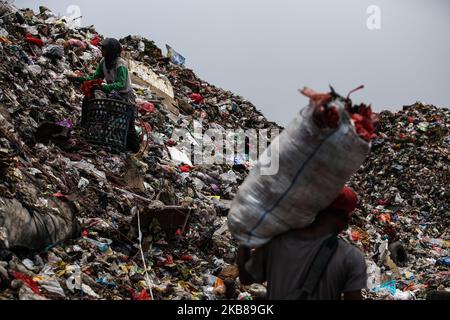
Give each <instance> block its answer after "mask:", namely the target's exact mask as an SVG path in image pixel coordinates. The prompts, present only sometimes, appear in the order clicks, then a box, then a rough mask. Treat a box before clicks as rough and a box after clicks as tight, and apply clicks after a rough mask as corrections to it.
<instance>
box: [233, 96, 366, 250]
mask: <svg viewBox="0 0 450 320" xmlns="http://www.w3.org/2000/svg"><path fill="white" fill-rule="evenodd" d="M329 105H334V106H336V107H337V110H338V111H339V114H340V118H341V121H340V124H339V126H338V127H337V128H335V129H330V128H325V129H321V128H319V127H318V126H317V125H316V124H315V123H314V121H313V112H314V105H313V104H312V103H311V104H310V105H309V106H307V107H306V108H304V109H302V110H301V111H300V112H299V113H298V114H297V115H296V117H295V119H294V120H293V121H292V122H291V123H290V125H289V126H288V127H287V128H286V129H285V130H284V131H283V132H282V133H281V134H280V135H279V136H278V137H277V138H275V139H274V141H273V142H272V145H271V146H269V148H267V150H266V151H265V152H264V153H263V154H262V155H261V156H260V158H259V160H258V163H257V165H256V166H255V167H254V168H253V169H252V170H251V171H250V174H249V176H248V177H247V179H246V180H245V181H244V183H243V184H242V185H241V187H240V188H239V191H238V193H237V195H236V197H235V199H234V200H233V203H232V205H231V209H230V213H229V216H228V226H229V229H230V231H231V233H232V235H233V236H234V237H235V238H236V239H237V240H238V241H239V242H240V244H241V245H245V246H247V247H258V246H261V245H263V244H265V243H266V242H268V241H269V240H270V239H271V238H273V237H275V236H277V235H279V234H281V233H283V232H286V231H288V230H290V229H296V228H303V227H306V226H308V225H310V224H311V223H312V222H313V221H314V219H315V217H316V215H317V214H318V213H319V212H320V211H322V210H323V209H325V208H326V207H328V206H329V205H330V204H331V203H332V202H333V201H334V200H335V199H336V197H337V196H338V195H339V193H340V191H341V190H342V188H343V187H344V186H345V183H346V181H347V180H348V179H349V178H350V176H351V175H352V174H353V173H354V172H355V171H356V170H358V168H359V167H360V166H361V164H362V163H363V162H364V159H365V158H366V156H367V154H368V152H369V150H370V143H369V142H367V141H365V140H363V139H362V138H360V137H359V136H358V134H357V133H356V130H355V127H354V126H353V124H352V121H351V119H350V115H349V114H348V112H347V111H346V110H345V105H344V101H343V100H342V99H338V98H336V99H335V100H333V101H332V102H331V103H330V104H329ZM270 155H272V158H271V157H270ZM277 155H278V161H279V170H278V172H277V173H275V174H269V175H264V173H263V172H264V170H263V168H264V164H267V163H270V161H274V159H276V158H274V157H276V156H277Z"/></svg>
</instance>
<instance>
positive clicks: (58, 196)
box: [52, 192, 66, 198]
mask: <svg viewBox="0 0 450 320" xmlns="http://www.w3.org/2000/svg"><path fill="white" fill-rule="evenodd" d="M52 197H56V198H65V197H66V195H64V194H62V193H60V192H57V193H54V194H52Z"/></svg>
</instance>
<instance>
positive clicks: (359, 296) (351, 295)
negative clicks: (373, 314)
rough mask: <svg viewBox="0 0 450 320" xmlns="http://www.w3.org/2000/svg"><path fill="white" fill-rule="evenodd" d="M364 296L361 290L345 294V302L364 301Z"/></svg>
mask: <svg viewBox="0 0 450 320" xmlns="http://www.w3.org/2000/svg"><path fill="white" fill-rule="evenodd" d="M362 299H363V296H362V293H361V290H357V291H352V292H344V300H362Z"/></svg>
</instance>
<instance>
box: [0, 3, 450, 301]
mask: <svg viewBox="0 0 450 320" xmlns="http://www.w3.org/2000/svg"><path fill="white" fill-rule="evenodd" d="M101 38H102V36H101V35H99V34H98V33H97V32H96V31H95V29H94V28H93V27H87V28H74V26H73V25H72V24H70V23H67V22H66V21H64V20H62V19H61V18H60V17H58V16H56V15H55V14H54V13H52V12H51V11H50V10H49V9H47V8H45V7H40V10H39V12H37V13H35V12H33V11H32V10H29V9H25V10H18V9H16V8H15V7H13V6H12V5H10V4H8V3H5V2H0V60H1V61H2V64H1V65H0V171H1V172H0V174H1V175H2V180H1V181H0V299H75V300H76V299H134V300H150V299H223V298H227V299H240V300H245V299H261V298H262V297H264V295H265V288H264V287H263V286H260V285H253V286H249V287H244V286H241V285H240V284H239V281H238V272H237V268H236V267H235V257H236V249H237V248H236V242H235V241H234V240H233V239H232V237H231V235H230V233H229V231H228V230H227V223H226V219H227V218H226V217H227V215H228V211H229V206H230V203H231V200H232V199H233V198H234V196H235V194H236V192H237V189H238V187H239V186H240V184H241V183H242V182H243V180H244V179H245V178H246V176H247V175H248V170H249V167H250V166H251V164H252V163H251V161H250V160H251V159H250V158H249V157H248V154H245V153H244V154H241V155H235V156H234V159H232V161H231V163H229V162H227V163H228V164H208V165H201V164H197V163H194V164H193V163H192V162H191V160H192V158H191V157H189V154H187V153H186V152H185V151H186V150H185V149H183V148H182V147H181V144H180V141H179V140H177V139H176V138H175V137H177V136H180V135H181V132H188V133H189V134H187V135H186V137H187V139H188V140H189V141H190V142H191V143H192V144H194V145H195V144H196V143H199V142H200V140H201V139H202V136H199V135H198V134H196V132H195V127H196V126H200V128H202V129H203V130H206V129H209V128H215V129H223V130H226V129H234V130H235V129H242V130H246V129H267V130H271V129H282V128H281V127H279V126H278V125H277V124H275V123H273V122H269V121H268V120H267V119H266V118H265V117H264V116H263V115H262V113H261V112H260V111H258V110H257V109H256V108H255V106H254V105H252V104H251V103H250V102H249V101H247V100H245V99H244V98H242V97H240V96H237V95H235V94H233V93H231V92H229V91H226V90H223V89H220V88H217V87H215V86H213V85H211V84H209V83H207V82H205V81H203V80H201V79H199V78H197V76H196V75H195V74H194V73H193V72H192V71H191V70H189V69H187V68H185V67H183V65H181V64H180V63H179V61H181V60H184V58H183V59H180V57H179V56H178V57H177V59H174V58H173V57H174V53H173V52H172V53H171V55H169V56H164V55H163V53H162V51H161V50H160V49H159V48H158V47H157V46H155V44H154V43H153V42H152V41H149V40H147V39H144V38H142V37H139V36H129V37H126V38H124V39H121V40H120V41H121V43H122V46H123V49H124V52H123V57H124V59H125V60H126V61H127V63H128V64H129V69H130V71H131V74H132V81H133V88H134V90H135V93H136V94H137V96H138V100H137V105H138V110H139V115H140V116H139V118H138V120H137V122H136V127H137V130H138V132H139V134H140V135H141V139H142V146H141V150H140V151H139V153H137V154H135V155H130V154H125V153H121V154H113V153H109V152H106V151H105V150H102V149H101V148H98V147H95V146H93V145H91V144H88V143H86V142H85V141H84V139H83V138H82V137H81V134H80V129H79V127H80V126H79V123H80V118H81V102H82V99H83V95H82V93H81V90H80V88H78V87H77V86H75V85H74V84H73V83H70V82H69V81H68V80H67V76H71V75H74V74H90V73H92V72H93V71H94V69H95V67H96V65H97V63H98V61H99V59H100V58H101V52H100V50H99V49H98V47H97V45H98V43H99V41H100V39H101ZM172 51H173V50H172ZM449 117H450V115H449V111H448V110H446V109H438V108H435V107H432V106H425V105H420V104H418V105H414V106H411V107H408V108H406V109H405V110H403V111H402V112H399V113H397V114H392V113H389V112H383V113H381V115H380V124H379V127H378V132H377V134H378V138H377V139H375V140H374V141H373V152H372V153H371V154H370V156H369V159H368V160H367V161H366V162H365V164H364V165H363V166H362V168H361V170H360V171H359V172H358V173H357V174H356V175H355V176H354V177H353V179H352V181H351V185H352V186H353V187H354V188H355V190H356V191H358V193H359V194H360V196H361V198H362V200H361V204H360V208H359V212H358V214H357V216H356V217H355V221H354V223H353V224H352V226H351V227H350V228H349V230H348V233H347V234H346V235H345V237H346V239H347V240H348V241H351V242H353V243H355V244H356V245H358V246H359V247H360V248H361V249H362V250H363V251H364V252H365V253H366V256H367V259H368V263H369V273H370V280H371V281H372V283H373V285H372V286H371V288H370V289H371V290H368V291H367V296H369V297H373V298H381V299H394V298H395V299H409V298H423V297H424V295H425V294H426V292H427V291H428V290H431V289H437V288H440V289H447V290H448V288H449V283H448V279H449V277H448V275H449V271H448V270H449V269H448V257H449V253H448V250H449V234H448V231H447V229H448V228H447V227H448V225H449V224H448V218H449V210H448V188H447V186H448V181H449V179H448V178H449V177H448V172H449V171H448V166H449V163H448V161H449V154H448V150H449V144H450V138H449V128H448V124H449V123H450V121H449V120H450V119H449ZM211 144H214V141H211ZM395 248H397V249H395ZM389 249H391V250H389ZM391 252H392V253H391Z"/></svg>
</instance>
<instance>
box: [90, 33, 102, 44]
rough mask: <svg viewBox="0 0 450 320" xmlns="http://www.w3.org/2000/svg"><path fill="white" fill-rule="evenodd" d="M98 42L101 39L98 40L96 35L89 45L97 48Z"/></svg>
mask: <svg viewBox="0 0 450 320" xmlns="http://www.w3.org/2000/svg"><path fill="white" fill-rule="evenodd" d="M100 41H101V39H100V37H99V36H98V34H97V35H95V37H94V38H92V40H91V44H92V45H93V46H96V47H97V46H98V44H99V43H100Z"/></svg>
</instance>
